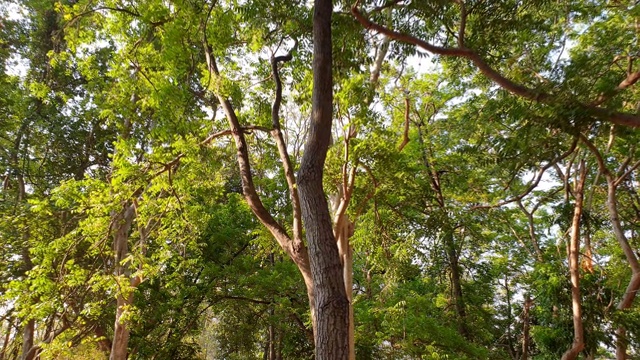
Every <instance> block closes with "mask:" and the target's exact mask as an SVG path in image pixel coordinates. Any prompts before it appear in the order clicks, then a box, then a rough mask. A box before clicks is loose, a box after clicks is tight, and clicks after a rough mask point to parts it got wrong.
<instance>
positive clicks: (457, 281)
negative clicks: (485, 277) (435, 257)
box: [444, 230, 469, 339]
mask: <svg viewBox="0 0 640 360" xmlns="http://www.w3.org/2000/svg"><path fill="white" fill-rule="evenodd" d="M444 236H445V238H444V242H445V247H446V250H447V257H448V258H449V267H450V271H451V287H452V292H453V301H454V306H455V308H456V314H457V315H458V331H459V332H460V335H462V336H464V337H465V338H467V339H468V338H469V330H468V329H467V325H466V318H467V310H466V305H465V303H464V297H463V295H462V280H461V275H460V263H459V262H458V252H457V251H456V247H455V242H454V239H453V231H452V230H447V231H446V233H445V235H444Z"/></svg>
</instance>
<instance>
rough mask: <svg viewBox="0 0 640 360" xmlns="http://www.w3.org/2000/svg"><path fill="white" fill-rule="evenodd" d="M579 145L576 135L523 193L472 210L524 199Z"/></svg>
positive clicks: (539, 172)
mask: <svg viewBox="0 0 640 360" xmlns="http://www.w3.org/2000/svg"><path fill="white" fill-rule="evenodd" d="M577 145H578V138H577V137H576V138H575V139H574V140H573V143H572V144H571V147H569V150H567V151H565V152H564V153H562V154H560V155H558V156H557V157H556V158H555V159H553V160H551V161H549V162H548V163H547V164H546V165H545V166H543V167H542V168H540V170H539V171H538V174H537V175H536V177H535V178H534V180H533V182H532V183H531V185H529V187H528V188H527V189H526V190H525V191H524V192H523V193H521V194H519V195H517V196H515V197H513V198H511V199H507V200H504V201H501V202H499V203H497V204H495V205H476V206H472V207H471V210H476V209H491V208H496V207H501V206H504V205H507V204H510V203H512V202H515V201H520V200H522V199H524V197H525V196H527V195H529V193H531V191H533V189H535V188H536V187H537V186H538V184H540V180H541V179H542V175H544V173H545V172H546V171H547V170H548V169H549V168H550V167H552V166H554V165H555V164H557V163H558V162H559V161H561V160H563V159H565V158H566V157H567V156H569V155H571V154H572V153H573V151H574V150H575V149H576V146H577Z"/></svg>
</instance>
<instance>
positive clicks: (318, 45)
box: [298, 0, 349, 360]
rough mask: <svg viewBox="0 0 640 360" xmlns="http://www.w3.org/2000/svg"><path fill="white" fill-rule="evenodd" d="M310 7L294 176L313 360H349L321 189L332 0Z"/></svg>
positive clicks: (340, 283) (344, 310)
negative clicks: (309, 290)
mask: <svg viewBox="0 0 640 360" xmlns="http://www.w3.org/2000/svg"><path fill="white" fill-rule="evenodd" d="M314 4H315V7H314V13H313V95H312V107H311V125H310V129H309V135H308V138H307V143H306V146H305V151H304V155H303V157H302V162H301V164H300V171H299V173H298V189H299V191H300V205H301V210H302V218H303V220H304V227H305V230H306V237H307V244H308V246H309V259H310V263H311V273H312V277H313V284H314V287H315V291H316V293H315V312H316V322H317V330H316V339H315V340H316V350H315V354H316V359H317V360H347V359H348V356H349V342H348V334H349V331H348V329H349V301H348V299H347V295H346V292H345V287H344V279H343V269H342V264H341V261H340V256H339V253H338V246H337V244H336V238H335V236H334V234H333V226H332V222H331V216H330V213H329V206H328V203H327V199H326V197H325V192H324V189H323V187H322V175H323V168H324V163H325V159H326V156H327V150H328V148H329V143H330V140H331V123H332V117H333V93H332V90H333V79H332V69H331V66H332V49H331V13H332V8H333V6H332V2H331V0H315V2H314Z"/></svg>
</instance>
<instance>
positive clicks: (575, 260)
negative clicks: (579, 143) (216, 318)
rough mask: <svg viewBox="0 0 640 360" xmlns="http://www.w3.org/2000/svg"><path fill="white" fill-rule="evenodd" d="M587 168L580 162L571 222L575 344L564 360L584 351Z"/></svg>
mask: <svg viewBox="0 0 640 360" xmlns="http://www.w3.org/2000/svg"><path fill="white" fill-rule="evenodd" d="M585 180H586V166H585V162H584V160H582V161H581V162H580V173H579V175H578V180H577V183H576V186H575V188H574V189H573V194H574V196H575V201H576V202H575V204H574V208H573V219H572V221H571V238H570V239H569V273H570V275H571V309H572V315H573V344H572V345H571V348H569V349H568V350H567V351H566V352H565V353H564V354H563V355H562V360H574V359H577V358H578V355H579V354H580V352H582V350H583V349H584V346H585V343H584V328H583V324H582V300H581V298H580V261H579V260H580V259H579V256H580V223H581V218H582V210H583V202H584V183H585Z"/></svg>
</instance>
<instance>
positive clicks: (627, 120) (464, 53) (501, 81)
mask: <svg viewBox="0 0 640 360" xmlns="http://www.w3.org/2000/svg"><path fill="white" fill-rule="evenodd" d="M358 5H359V0H358V1H356V2H355V4H354V5H353V6H352V7H351V14H352V15H353V16H354V17H355V18H356V20H357V21H358V22H360V24H362V26H364V27H365V29H367V30H374V31H377V32H379V33H381V34H383V35H386V36H388V37H390V38H392V39H394V40H396V41H401V42H404V43H407V44H411V45H414V46H417V47H420V48H422V49H424V50H426V51H428V52H431V53H433V54H436V55H441V56H451V57H461V58H465V59H468V60H470V61H471V62H472V63H473V64H474V65H475V66H476V67H477V68H478V70H479V71H480V72H481V73H482V74H483V75H485V76H486V77H487V78H489V79H490V80H492V81H493V82H495V83H496V84H498V85H500V87H502V88H503V89H504V90H506V91H508V92H510V93H512V94H514V95H517V96H520V97H522V98H524V99H527V100H531V101H534V102H539V103H543V104H550V105H561V103H560V102H559V100H558V99H557V97H556V96H553V94H550V93H545V92H542V91H540V90H537V89H530V88H528V87H526V86H523V85H520V84H517V83H515V82H514V81H512V80H510V79H508V78H506V77H505V76H503V75H502V74H500V73H499V72H498V71H497V70H496V69H494V68H493V67H491V65H489V64H488V63H487V62H486V61H485V60H484V59H483V58H482V57H481V56H480V55H479V54H477V53H476V52H474V51H473V50H472V49H469V48H467V47H464V46H459V47H453V48H452V47H443V46H436V45H433V44H431V43H429V42H427V41H425V40H422V39H419V38H417V37H415V36H412V35H409V34H405V33H401V32H397V31H394V30H391V29H389V28H387V27H384V26H382V25H380V24H376V23H374V22H373V21H371V20H370V19H368V18H367V17H365V16H364V15H363V14H362V13H361V12H360V10H359V9H358ZM461 25H462V24H461ZM461 30H463V29H461ZM458 36H459V37H460V34H459V35H458ZM638 79H640V74H637V75H636V74H631V75H630V76H629V77H628V78H627V81H623V83H621V84H620V85H619V86H618V88H619V90H618V92H619V91H622V90H623V89H624V88H626V87H629V86H631V85H632V84H633V83H635V82H637V81H638ZM605 100H606V99H605ZM603 102H604V100H603ZM597 105H599V104H598V102H597V101H596V102H595V103H592V104H582V103H578V102H576V103H575V106H577V107H578V108H579V109H582V110H584V111H586V112H588V113H589V114H591V115H593V116H595V117H598V118H600V119H602V120H607V121H610V122H612V123H614V124H618V125H624V126H629V127H640V116H639V115H637V114H630V113H623V112H615V111H610V110H608V109H603V108H600V107H598V106H597Z"/></svg>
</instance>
